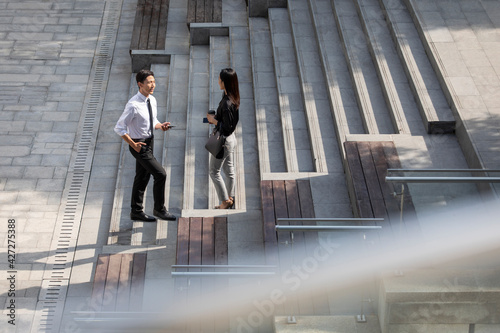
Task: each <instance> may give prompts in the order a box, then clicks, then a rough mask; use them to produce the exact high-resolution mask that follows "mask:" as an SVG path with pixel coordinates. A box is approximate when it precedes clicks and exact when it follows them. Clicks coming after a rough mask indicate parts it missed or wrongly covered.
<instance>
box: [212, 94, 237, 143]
mask: <svg viewBox="0 0 500 333" xmlns="http://www.w3.org/2000/svg"><path fill="white" fill-rule="evenodd" d="M215 119H216V120H217V122H218V123H217V128H219V130H220V131H221V133H222V135H224V136H230V135H231V134H233V132H234V129H235V128H236V124H238V120H239V109H238V107H237V106H236V105H235V104H233V103H231V100H230V99H229V96H227V95H226V94H224V95H223V96H222V99H221V101H220V102H219V107H218V108H217V113H216V114H215Z"/></svg>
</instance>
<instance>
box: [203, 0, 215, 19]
mask: <svg viewBox="0 0 500 333" xmlns="http://www.w3.org/2000/svg"><path fill="white" fill-rule="evenodd" d="M204 7H205V8H204V15H203V17H204V19H203V21H204V22H213V12H214V4H213V0H205V6H204Z"/></svg>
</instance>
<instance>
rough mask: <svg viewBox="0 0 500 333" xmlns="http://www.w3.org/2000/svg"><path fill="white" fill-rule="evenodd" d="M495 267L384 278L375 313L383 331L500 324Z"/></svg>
mask: <svg viewBox="0 0 500 333" xmlns="http://www.w3.org/2000/svg"><path fill="white" fill-rule="evenodd" d="M499 295H500V270H498V268H493V269H492V268H484V267H483V268H482V269H481V270H478V269H467V268H441V269H423V270H419V271H413V272H405V273H404V275H403V276H397V277H384V278H382V280H381V283H380V293H379V306H378V312H379V313H378V315H379V320H380V323H381V327H382V328H383V329H382V331H383V332H394V330H392V331H391V330H390V329H389V327H390V326H392V325H413V324H457V325H461V324H464V325H469V324H471V323H472V324H495V325H498V324H500V317H499V316H498V308H499V306H500V296H499Z"/></svg>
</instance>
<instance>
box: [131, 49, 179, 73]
mask: <svg viewBox="0 0 500 333" xmlns="http://www.w3.org/2000/svg"><path fill="white" fill-rule="evenodd" d="M130 58H131V59H132V72H133V73H137V72H139V71H140V70H141V69H150V68H151V64H170V58H171V55H170V53H167V52H166V51H165V50H130Z"/></svg>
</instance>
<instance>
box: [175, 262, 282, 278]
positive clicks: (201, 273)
mask: <svg viewBox="0 0 500 333" xmlns="http://www.w3.org/2000/svg"><path fill="white" fill-rule="evenodd" d="M171 267H172V268H173V269H180V268H182V269H189V268H196V269H203V268H206V269H214V270H216V269H253V270H257V269H267V270H268V271H230V272H220V271H211V272H207V271H197V272H171V273H170V274H171V276H172V277H208V276H233V277H246V276H269V275H275V274H276V272H275V270H276V269H277V267H276V266H273V265H172V266H171Z"/></svg>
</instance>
